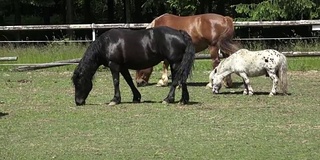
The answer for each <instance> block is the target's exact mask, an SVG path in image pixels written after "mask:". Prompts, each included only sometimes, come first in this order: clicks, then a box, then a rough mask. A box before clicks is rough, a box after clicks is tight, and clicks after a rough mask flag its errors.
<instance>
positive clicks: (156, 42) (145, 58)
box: [72, 27, 195, 105]
mask: <svg viewBox="0 0 320 160" xmlns="http://www.w3.org/2000/svg"><path fill="white" fill-rule="evenodd" d="M194 57H195V49H194V46H193V44H192V40H191V37H190V36H189V35H188V33H187V32H185V31H181V30H175V29H172V28H169V27H156V28H151V29H146V30H129V29H111V30H109V31H107V32H105V33H103V34H102V35H101V36H99V38H98V39H97V40H96V41H94V42H92V44H91V45H90V46H89V47H88V49H87V50H86V52H85V53H84V55H83V57H82V59H81V60H80V62H79V64H78V66H77V67H76V68H75V70H74V73H73V76H72V81H73V84H74V87H75V103H76V105H84V104H85V102H86V99H87V97H88V95H89V93H90V91H91V89H92V86H93V85H92V78H93V76H94V74H95V72H96V71H97V69H98V67H99V66H101V65H104V66H106V67H109V68H110V70H111V74H112V79H113V85H114V97H113V98H112V100H111V102H110V103H109V105H115V104H119V103H120V102H121V95H120V89H119V73H121V75H122V76H123V77H124V79H125V81H126V82H127V84H128V85H129V86H130V89H131V91H132V93H133V102H140V101H141V94H140V92H139V91H138V90H137V88H136V86H135V85H134V83H133V81H132V77H131V75H130V73H129V70H128V69H134V70H139V69H145V68H148V67H152V66H155V65H157V64H158V63H160V62H161V61H162V60H164V59H166V60H167V61H168V62H169V64H170V68H171V72H172V79H173V82H172V84H171V87H170V91H169V94H168V96H167V97H166V98H165V99H164V101H163V102H164V103H172V102H174V98H175V89H176V86H177V85H178V84H181V87H182V95H181V99H180V101H179V102H180V103H182V104H186V103H188V102H189V92H188V89H187V85H186V81H187V78H188V76H189V74H190V73H191V70H192V66H193V62H194Z"/></svg>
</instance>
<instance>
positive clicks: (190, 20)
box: [136, 13, 238, 87]
mask: <svg viewBox="0 0 320 160" xmlns="http://www.w3.org/2000/svg"><path fill="white" fill-rule="evenodd" d="M159 26H169V27H171V28H174V29H179V30H184V31H186V32H187V33H188V34H189V35H190V36H191V38H192V42H193V44H194V46H195V49H196V52H200V51H203V50H205V49H206V48H208V49H209V52H210V55H211V59H212V62H213V63H212V66H213V68H215V67H216V66H218V64H219V62H220V58H219V53H218V51H219V49H220V50H221V51H222V52H223V53H224V56H225V57H228V56H229V55H230V54H232V53H234V52H235V51H237V50H238V46H237V44H236V43H235V42H234V41H233V40H232V39H233V36H234V26H233V19H232V18H231V17H228V16H222V15H219V14H209V13H208V14H200V15H193V16H184V17H182V16H176V15H172V14H163V15H161V16H159V17H157V18H155V19H154V20H153V21H152V22H151V23H150V24H149V26H148V27H147V28H152V27H159ZM168 66H169V63H168V62H167V61H164V63H163V74H162V77H161V79H160V80H159V82H158V84H157V85H158V86H166V85H167V84H168ZM152 70H153V69H152V68H148V69H144V70H138V71H137V72H136V82H137V85H138V86H144V85H146V84H148V81H149V78H150V75H151V73H152ZM225 81H226V82H225V84H226V86H227V87H231V85H232V80H231V77H230V76H229V77H227V78H226V80H225ZM207 86H209V87H211V83H210V82H209V84H208V85H207Z"/></svg>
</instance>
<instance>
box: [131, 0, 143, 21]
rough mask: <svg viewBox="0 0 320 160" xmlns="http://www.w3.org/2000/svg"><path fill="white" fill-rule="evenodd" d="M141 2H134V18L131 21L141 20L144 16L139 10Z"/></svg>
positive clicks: (138, 0)
mask: <svg viewBox="0 0 320 160" xmlns="http://www.w3.org/2000/svg"><path fill="white" fill-rule="evenodd" d="M142 4H143V2H142V1H141V0H136V1H135V2H134V19H133V20H132V21H134V22H143V21H145V20H144V17H143V16H142V12H141V6H142Z"/></svg>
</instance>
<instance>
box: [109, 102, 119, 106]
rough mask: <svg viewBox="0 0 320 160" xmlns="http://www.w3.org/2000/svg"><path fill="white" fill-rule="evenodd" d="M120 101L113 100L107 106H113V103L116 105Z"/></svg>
mask: <svg viewBox="0 0 320 160" xmlns="http://www.w3.org/2000/svg"><path fill="white" fill-rule="evenodd" d="M119 103H120V102H114V101H111V102H110V103H109V104H108V105H109V106H114V105H117V104H119Z"/></svg>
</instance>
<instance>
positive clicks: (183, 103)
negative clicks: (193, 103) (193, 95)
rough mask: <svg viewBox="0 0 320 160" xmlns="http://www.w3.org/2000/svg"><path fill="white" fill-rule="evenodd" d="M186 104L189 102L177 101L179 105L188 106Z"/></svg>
mask: <svg viewBox="0 0 320 160" xmlns="http://www.w3.org/2000/svg"><path fill="white" fill-rule="evenodd" d="M188 103H189V100H182V99H181V100H180V101H179V104H180V105H186V104H188Z"/></svg>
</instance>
